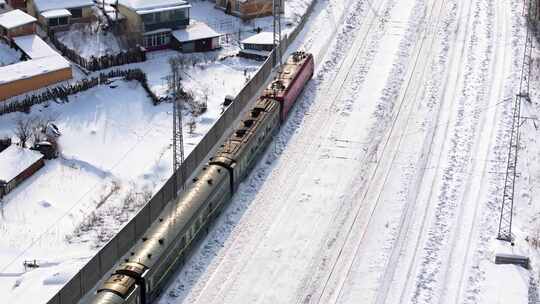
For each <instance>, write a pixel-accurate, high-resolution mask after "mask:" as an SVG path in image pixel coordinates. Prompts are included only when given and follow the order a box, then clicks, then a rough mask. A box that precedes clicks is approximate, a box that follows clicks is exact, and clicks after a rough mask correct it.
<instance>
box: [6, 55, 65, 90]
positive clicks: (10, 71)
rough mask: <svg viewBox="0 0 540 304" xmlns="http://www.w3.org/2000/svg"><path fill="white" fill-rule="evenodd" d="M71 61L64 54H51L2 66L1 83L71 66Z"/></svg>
mask: <svg viewBox="0 0 540 304" xmlns="http://www.w3.org/2000/svg"><path fill="white" fill-rule="evenodd" d="M69 67H70V65H69V62H68V61H67V60H65V59H64V58H63V57H62V56H60V55H57V56H49V57H42V58H38V59H32V60H29V61H21V62H19V63H15V64H11V65H6V66H3V67H0V84H4V83H9V82H13V81H17V80H21V79H27V78H32V77H36V76H39V75H43V74H47V73H50V72H55V71H59V70H63V69H67V68H69Z"/></svg>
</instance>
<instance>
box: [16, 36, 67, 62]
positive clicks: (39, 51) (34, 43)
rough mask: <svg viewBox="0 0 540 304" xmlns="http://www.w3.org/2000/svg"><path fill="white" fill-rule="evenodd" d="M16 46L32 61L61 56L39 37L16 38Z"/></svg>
mask: <svg viewBox="0 0 540 304" xmlns="http://www.w3.org/2000/svg"><path fill="white" fill-rule="evenodd" d="M13 41H14V42H15V44H16V45H17V46H18V47H19V48H20V49H21V50H22V51H23V52H24V53H25V54H26V55H28V57H30V58H32V59H38V58H43V57H49V56H59V54H58V53H57V52H56V51H55V50H53V49H52V48H51V47H50V46H49V45H48V44H47V43H45V41H43V40H42V39H41V38H39V36H37V35H26V36H19V37H14V38H13Z"/></svg>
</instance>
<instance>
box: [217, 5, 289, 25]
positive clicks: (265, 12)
mask: <svg viewBox="0 0 540 304" xmlns="http://www.w3.org/2000/svg"><path fill="white" fill-rule="evenodd" d="M280 1H281V7H282V10H283V8H284V7H285V6H284V4H283V0H280ZM216 8H218V9H221V10H223V11H225V12H226V13H227V14H230V15H234V16H238V17H240V18H242V19H244V20H248V19H253V18H259V17H264V16H270V15H272V11H273V0H216ZM281 13H283V11H282V12H281Z"/></svg>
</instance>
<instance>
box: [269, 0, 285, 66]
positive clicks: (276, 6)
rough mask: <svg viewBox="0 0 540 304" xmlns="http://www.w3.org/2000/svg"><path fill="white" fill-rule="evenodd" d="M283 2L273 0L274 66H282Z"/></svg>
mask: <svg viewBox="0 0 540 304" xmlns="http://www.w3.org/2000/svg"><path fill="white" fill-rule="evenodd" d="M282 2H283V0H273V2H272V5H273V8H272V13H273V15H274V56H275V57H274V65H276V64H279V66H281V63H282V62H281V58H282V57H283V54H282V53H281V12H282Z"/></svg>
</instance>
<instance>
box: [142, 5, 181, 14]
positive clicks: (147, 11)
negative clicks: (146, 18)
mask: <svg viewBox="0 0 540 304" xmlns="http://www.w3.org/2000/svg"><path fill="white" fill-rule="evenodd" d="M185 8H191V4H184V5H177V6H167V7H156V8H145V9H139V10H137V14H139V15H146V14H153V13H158V12H168V11H174V10H179V9H185Z"/></svg>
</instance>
